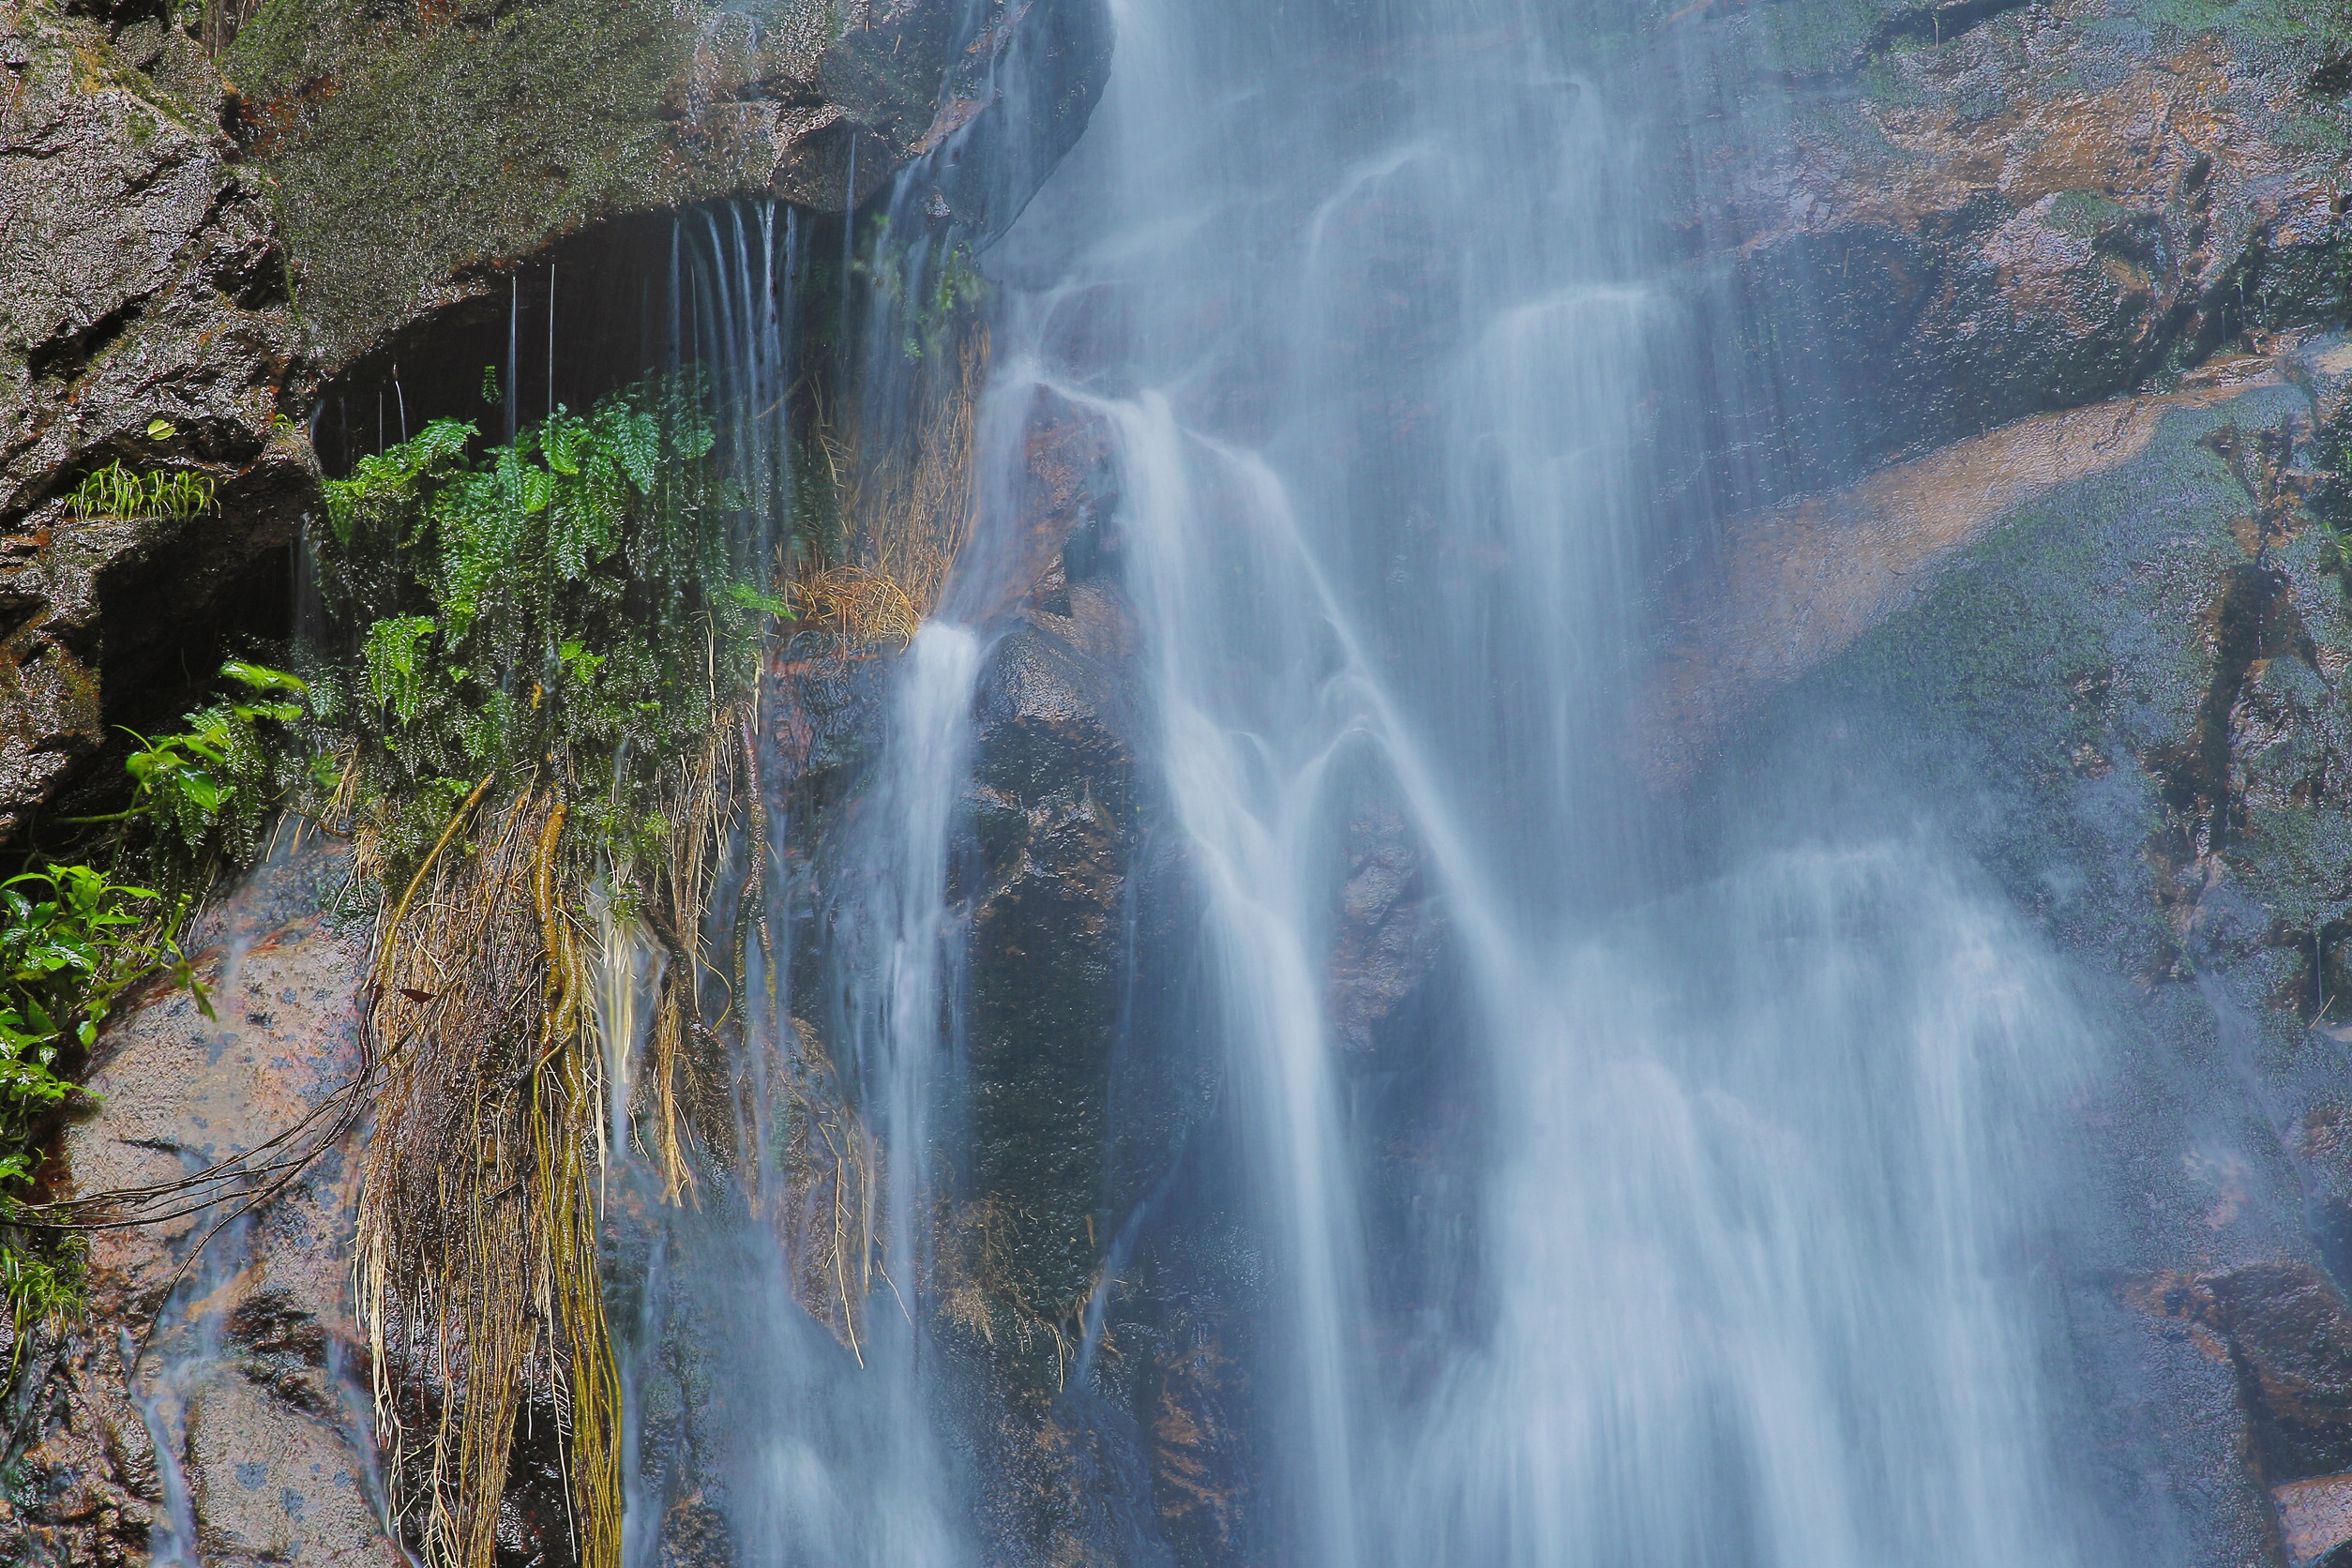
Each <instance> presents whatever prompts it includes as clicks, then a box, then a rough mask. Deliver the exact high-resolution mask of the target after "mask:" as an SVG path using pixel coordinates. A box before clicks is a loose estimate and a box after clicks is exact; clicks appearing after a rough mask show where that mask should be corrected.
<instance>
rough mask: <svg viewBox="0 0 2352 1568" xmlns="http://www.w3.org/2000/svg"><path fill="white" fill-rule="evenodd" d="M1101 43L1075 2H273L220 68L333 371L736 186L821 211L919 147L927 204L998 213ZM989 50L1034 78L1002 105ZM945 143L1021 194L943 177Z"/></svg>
mask: <svg viewBox="0 0 2352 1568" xmlns="http://www.w3.org/2000/svg"><path fill="white" fill-rule="evenodd" d="M1108 49H1109V31H1108V14H1107V12H1106V11H1105V10H1104V8H1102V6H1101V4H1100V0H1021V3H1018V4H1015V5H1012V6H1009V7H998V8H993V9H992V10H991V11H990V12H989V13H988V20H987V25H985V26H983V27H979V28H977V29H976V30H972V23H971V21H970V19H969V18H968V16H967V10H966V8H962V7H959V6H955V5H946V4H938V3H934V0H851V3H849V4H844V5H836V4H834V3H833V0H770V3H766V4H761V5H755V6H751V7H735V8H728V7H721V6H716V5H706V4H700V3H697V4H688V5H685V6H678V7H671V6H647V5H643V4H640V3H637V0H537V3H535V4H530V5H525V6H520V7H505V6H487V5H485V6H471V5H466V4H445V3H442V0H415V3H404V4H400V5H397V6H394V7H391V8H380V7H378V8H362V7H355V6H353V5H350V4H348V3H346V0H288V3H283V4H279V5H274V6H271V7H269V8H267V9H266V10H264V12H263V13H262V14H261V15H260V16H259V17H257V18H256V19H255V21H254V22H253V23H251V24H250V25H249V26H248V27H247V28H246V29H245V30H244V31H243V32H242V33H240V34H239V35H238V37H237V39H236V41H235V44H234V47H233V48H232V49H231V50H230V52H229V53H227V55H226V56H225V57H224V60H223V66H224V68H225V69H226V71H227V73H228V75H229V77H230V79H231V80H232V81H233V82H234V83H235V89H234V90H235V93H236V98H235V100H234V106H233V116H232V117H233V121H234V125H235V127H236V128H237V133H238V137H239V139H240V141H241V143H243V144H244V146H245V147H246V148H247V149H248V151H249V155H250V156H251V157H252V158H255V159H256V160H257V161H258V163H259V164H260V165H261V166H262V167H263V168H265V169H266V170H268V171H269V173H270V174H271V176H272V177H273V178H274V179H275V180H276V181H277V184H278V189H279V211H280V212H281V214H282V215H283V220H284V222H285V224H286V233H287V235H288V239H289V243H290V245H291V247H292V249H293V251H294V257H295V262H296V265H297V268H298V271H299V273H300V276H301V279H302V300H303V306H304V312H305V324H306V325H307V326H308V327H309V330H310V333H311V342H312V344H313V346H314V348H315V350H316V352H317V353H318V354H319V355H320V356H321V357H322V359H323V360H324V362H326V363H329V364H334V365H340V364H343V363H347V362H348V361H350V360H351V359H352V358H354V356H355V355H357V354H362V353H365V352H367V351H369V349H371V348H374V347H376V346H377V345H379V344H380V343H381V342H382V341H384V339H387V338H389V337H390V336H391V335H392V334H394V333H395V332H397V331H399V330H400V329H402V328H405V327H407V326H409V325H410V324H412V323H414V322H415V321H416V320H418V319H419V318H420V317H424V316H426V315H428V314H430V313H431V312H434V311H436V310H439V309H445V308H446V307H449V306H451V305H454V304H457V303H460V302H462V301H464V300H468V299H472V298H475V297H477V296H481V295H484V294H493V293H497V294H503V293H504V291H505V272H506V270H507V269H508V268H510V266H511V264H513V263H515V262H516V261H518V260H519V259H521V258H525V257H530V256H534V255H535V254H537V253H538V252H541V251H543V250H545V249H547V248H548V247H549V246H550V245H551V244H552V243H554V242H555V241H556V240H558V239H560V238H562V237H564V236H565V235H567V234H574V233H576V232H578V231H580V230H581V229H583V228H585V227H587V226H589V225H591V224H594V223H596V222H599V221H604V220H609V219H619V218H624V217H626V216H629V215H632V214H651V213H666V212H671V211H675V210H678V209H681V208H685V207H688V206H692V205H694V204H700V203H707V202H713V201H716V200H720V199H722V198H727V197H731V196H744V195H767V196H773V197H776V198H777V199H780V200H783V201H786V202H790V203H792V204H795V205H797V206H800V207H802V208H805V209H807V210H810V211H814V212H828V213H840V212H844V211H846V210H849V209H852V208H854V207H856V206H857V205H859V204H862V203H863V202H865V201H866V200H867V198H868V197H869V196H871V195H873V194H874V193H875V192H876V191H877V190H879V189H880V188H882V186H883V185H884V184H885V183H887V182H888V180H889V179H890V177H891V176H892V175H893V174H894V173H897V171H898V170H899V169H900V168H902V167H904V166H905V165H906V164H907V163H908V162H909V161H910V160H912V159H915V158H925V159H927V160H929V162H930V163H931V164H932V165H933V166H934V173H935V175H936V178H935V179H934V180H933V182H932V184H933V186H934V188H933V189H932V190H931V192H930V196H929V200H930V201H931V203H932V204H934V207H935V210H934V211H933V212H932V213H931V216H933V217H937V218H942V219H944V218H950V217H953V218H955V219H959V220H961V221H963V222H964V223H966V224H967V225H971V226H978V227H981V228H984V229H985V228H986V227H988V226H989V225H992V224H1001V223H1003V222H1005V221H1009V220H1010V219H1011V216H1012V214H1013V212H1015V211H1018V206H1019V204H1020V203H1021V202H1024V201H1026V200H1027V199H1028V194H1029V191H1030V190H1033V189H1034V188H1035V185H1036V182H1037V181H1039V180H1041V179H1042V178H1043V177H1044V175H1045V173H1046V172H1048V171H1049V170H1050V169H1051V167H1052V166H1053V164H1054V162H1055V161H1057V160H1058V159H1059V158H1060V157H1061V155H1062V153H1063V151H1064V150H1065V149H1067V147H1068V146H1069V145H1070V143H1072V142H1074V141H1075V140H1076V139H1077V137H1078V132H1079V130H1081V129H1082V128H1084V126H1085V123H1086V119H1087V116H1088V114H1089V113H1091V112H1092V110H1093V101H1094V98H1095V97H1096V96H1097V95H1099V93H1100V91H1101V86H1102V83H1103V80H1104V77H1105V75H1106V73H1107V70H1108ZM1015 60H1018V62H1019V64H1020V67H1021V69H1022V71H1023V72H1024V73H1025V74H1026V75H1028V76H1031V77H1033V78H1034V80H1035V83H1036V87H1037V91H1035V92H1033V93H1031V94H1028V95H1025V96H1023V97H1022V98H1020V100H1019V101H1018V102H1016V101H1008V92H1009V91H1010V89H1009V88H1008V87H1007V85H1006V81H1007V67H1008V65H1009V64H1010V63H1011V62H1013V61H1015ZM967 153H968V154H969V155H970V158H969V161H970V163H971V165H972V168H974V169H975V170H976V169H978V168H980V167H983V166H988V167H991V168H999V167H1004V166H1007V165H1008V164H1010V165H1013V166H1017V167H1018V170H1019V171H1020V175H1021V178H1022V180H1023V181H1025V184H1017V185H1013V186H1007V187H1003V188H984V187H983V186H981V185H979V184H977V183H975V181H974V180H973V179H968V178H966V177H964V176H963V175H962V174H961V173H959V171H960V170H961V169H962V167H963V165H964V163H965V161H966V155H967ZM1008 153H1014V154H1018V156H1017V157H1011V158H1008V157H1007V156H1006V155H1007V154H1008Z"/></svg>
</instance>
